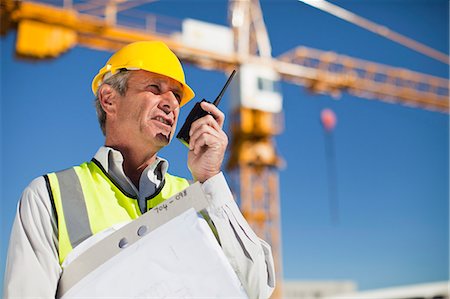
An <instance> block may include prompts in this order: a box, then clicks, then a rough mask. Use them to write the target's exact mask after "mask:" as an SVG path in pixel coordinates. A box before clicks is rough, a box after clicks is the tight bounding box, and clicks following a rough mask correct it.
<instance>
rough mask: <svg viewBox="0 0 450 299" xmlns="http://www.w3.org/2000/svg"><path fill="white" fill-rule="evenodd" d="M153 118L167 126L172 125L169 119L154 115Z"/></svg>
mask: <svg viewBox="0 0 450 299" xmlns="http://www.w3.org/2000/svg"><path fill="white" fill-rule="evenodd" d="M155 120H157V121H159V122H161V123H163V124H165V125H167V126H172V122H171V121H169V120H166V119H164V118H162V117H161V116H158V117H156V118H155Z"/></svg>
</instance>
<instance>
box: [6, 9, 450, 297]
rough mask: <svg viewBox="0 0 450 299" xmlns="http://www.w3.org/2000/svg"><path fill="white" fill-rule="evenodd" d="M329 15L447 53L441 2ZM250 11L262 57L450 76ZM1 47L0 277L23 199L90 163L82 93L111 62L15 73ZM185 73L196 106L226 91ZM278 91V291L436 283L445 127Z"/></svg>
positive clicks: (40, 64)
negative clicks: (40, 181) (344, 59)
mask: <svg viewBox="0 0 450 299" xmlns="http://www.w3.org/2000/svg"><path fill="white" fill-rule="evenodd" d="M333 3H335V4H337V5H339V6H342V7H343V8H346V9H348V10H350V11H352V12H354V13H356V14H359V15H361V16H363V17H365V18H368V19H370V20H372V21H374V22H377V23H379V24H382V25H385V26H387V27H389V28H390V29H392V30H395V31H397V32H399V33H402V34H404V35H406V36H408V37H410V38H413V39H415V40H417V41H420V42H422V43H424V44H427V45H429V46H431V47H433V48H435V49H437V50H440V51H442V52H445V53H447V54H448V45H449V39H448V36H449V29H448V23H449V17H448V12H449V4H448V1H446V0H392V1H388V0H365V1H355V0H347V1H333ZM144 9H147V10H148V11H151V12H153V13H157V14H163V15H167V16H171V17H176V18H180V19H182V18H186V17H189V18H194V19H199V20H203V21H208V22H213V23H216V24H222V25H225V24H227V3H226V1H223V0H216V1H213V0H210V1H207V0H203V1H181V0H178V1H175V0H161V1H158V2H155V3H151V4H148V5H146V6H145V7H144ZM262 9H263V13H264V18H265V22H266V25H267V29H268V32H269V36H270V40H271V44H272V49H273V55H274V56H277V55H280V54H282V53H284V52H286V51H288V50H290V49H292V48H294V47H296V46H299V45H304V46H308V47H313V48H317V49H321V50H332V51H335V52H337V53H341V54H345V55H348V56H353V57H356V58H360V59H365V60H370V61H374V62H378V63H383V64H387V65H392V66H396V67H403V68H408V69H411V70H414V71H417V72H422V73H426V74H431V75H436V76H440V77H445V78H448V75H449V74H448V65H445V64H443V63H440V62H438V61H435V60H433V59H431V58H428V57H426V56H424V55H422V54H419V53H416V52H414V51H412V50H410V49H407V48H405V47H403V46H401V45H398V44H395V43H393V42H392V41H389V40H386V39H383V38H382V37H379V36H377V35H374V34H373V33H371V32H368V31H366V30H364V29H361V28H359V27H356V26H355V25H352V24H349V23H346V22H345V21H342V20H339V19H337V18H336V17H334V16H331V15H328V14H326V13H324V12H321V11H319V10H317V9H315V8H312V7H309V6H307V5H305V4H303V3H300V2H298V1H295V0H281V1H275V0H272V1H262ZM0 41H1V86H0V87H1V130H2V134H1V136H2V147H1V165H2V167H1V169H2V179H1V186H0V187H1V190H2V206H1V210H2V234H1V259H0V260H1V263H0V266H1V268H2V269H3V268H4V263H5V255H6V247H7V244H8V239H9V231H10V228H11V224H12V221H13V218H14V215H15V209H16V205H17V201H18V199H19V197H20V194H21V192H22V190H23V188H24V187H26V186H27V185H28V183H29V182H30V181H31V180H32V179H33V178H35V177H37V176H39V175H42V174H45V173H47V172H51V171H56V170H60V169H63V168H67V167H69V166H72V165H76V164H79V163H81V162H83V161H85V160H89V159H90V158H91V157H92V155H94V154H95V152H96V150H97V148H98V147H99V146H100V145H102V142H103V138H102V135H101V132H100V129H99V128H98V125H97V120H96V116H95V112H94V109H93V105H92V101H93V96H92V94H91V91H90V82H91V80H92V78H93V76H94V75H95V74H96V73H97V71H98V69H99V68H101V67H102V66H103V64H104V62H105V61H106V60H107V59H108V57H109V55H110V53H107V52H101V51H95V50H91V49H87V48H81V47H75V48H74V49H72V50H70V51H69V52H67V53H65V54H64V55H62V56H61V57H59V58H58V59H54V60H46V61H19V60H16V59H15V57H14V50H13V49H14V42H15V32H10V33H9V34H8V35H7V36H6V37H2V38H1V40H0ZM185 71H186V75H187V80H188V83H189V84H190V85H191V87H192V88H193V89H194V90H195V91H196V94H197V100H200V98H201V97H205V98H207V99H213V98H214V97H215V96H216V94H217V91H218V90H219V89H220V87H221V86H222V84H223V83H224V81H225V79H226V77H225V76H224V74H222V73H220V72H215V71H206V70H201V69H197V68H195V67H194V66H191V65H186V69H185ZM281 88H282V92H283V99H284V115H285V131H284V132H283V134H281V135H280V136H278V137H277V138H276V142H277V150H278V152H279V154H280V155H281V156H282V157H283V158H284V160H285V161H286V163H287V166H286V167H285V168H284V169H282V170H280V198H281V214H282V238H283V241H282V248H283V250H282V253H283V267H284V277H285V279H289V280H344V279H345V280H353V281H355V282H356V283H357V284H358V287H359V288H360V289H372V288H380V287H388V286H395V285H405V284H414V283H422V282H432V281H442V280H448V278H449V277H448V264H449V259H448V254H449V246H448V241H449V229H448V220H449V219H448V218H449V217H448V212H449V205H448V199H449V189H448V182H449V175H448V166H449V158H448V146H449V142H448V141H449V140H448V138H449V134H448V133H449V132H448V115H447V114H442V113H437V112H430V111H426V110H421V109H415V108H409V107H405V106H401V105H392V104H387V103H383V102H379V101H370V100H365V99H360V98H357V97H354V96H351V95H348V94H343V96H342V97H341V98H340V99H337V100H336V99H333V98H331V97H329V96H324V95H313V94H311V93H309V92H308V91H306V90H305V89H304V88H303V87H299V86H296V85H292V84H290V83H286V82H283V83H282V84H281ZM227 102H229V100H228V99H225V100H224V101H222V103H221V106H222V108H223V110H224V111H227V109H228V106H227V104H226V103H227ZM190 107H191V106H188V109H186V110H184V112H182V113H181V117H182V118H184V117H186V115H187V111H188V110H189V108H190ZM324 108H331V109H333V111H334V112H335V113H336V115H337V118H338V123H337V126H336V128H335V130H334V132H333V138H334V149H335V157H336V168H337V183H338V198H339V204H340V207H339V217H340V221H339V223H338V224H337V225H336V224H333V223H332V222H331V221H330V216H329V205H328V189H327V188H328V181H327V164H326V155H325V138H324V132H323V129H322V127H321V125H320V119H319V117H320V111H321V110H322V109H324ZM185 151H186V150H185V148H184V147H183V146H182V145H181V144H179V143H178V142H177V141H174V142H173V143H172V144H171V145H170V146H169V148H167V149H165V150H164V151H163V153H162V156H164V157H166V158H167V159H169V161H170V171H171V172H172V173H173V174H177V175H181V176H188V177H189V172H188V170H187V167H186V155H183V154H180V153H183V152H185ZM186 154H187V153H186ZM0 273H2V274H3V270H2V271H1V272H0Z"/></svg>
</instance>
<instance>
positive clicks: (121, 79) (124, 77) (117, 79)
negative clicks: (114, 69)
mask: <svg viewBox="0 0 450 299" xmlns="http://www.w3.org/2000/svg"><path fill="white" fill-rule="evenodd" d="M105 77H106V75H105ZM129 77H130V72H129V71H128V70H126V69H121V70H120V71H119V72H118V73H116V74H114V75H112V76H110V77H108V78H106V79H105V80H104V81H103V82H102V84H101V85H100V87H101V86H102V85H104V84H108V85H110V86H111V87H112V88H113V89H114V90H116V91H117V92H118V93H119V94H120V95H121V96H124V95H125V94H126V93H127V89H128V79H129ZM100 87H99V88H98V89H97V94H96V96H95V101H94V104H95V110H96V112H97V118H98V123H99V124H100V128H101V129H102V133H103V135H106V129H105V124H106V113H105V110H103V107H102V105H101V104H100V99H99V90H100Z"/></svg>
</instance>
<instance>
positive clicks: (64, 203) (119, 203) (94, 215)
mask: <svg viewBox="0 0 450 299" xmlns="http://www.w3.org/2000/svg"><path fill="white" fill-rule="evenodd" d="M44 177H45V180H46V182H47V188H48V190H49V194H50V199H51V201H52V202H53V203H54V209H55V210H56V215H57V218H58V239H59V262H60V264H62V263H63V261H64V259H65V258H66V256H67V255H68V254H69V253H70V252H71V251H72V250H73V248H75V247H76V246H77V245H78V244H80V243H81V242H82V241H84V240H86V239H87V238H89V237H90V236H92V235H95V234H96V233H98V232H101V231H102V230H104V229H106V228H109V227H111V226H112V225H114V224H118V223H121V222H125V221H130V220H134V219H136V218H138V217H139V216H140V215H141V214H142V213H141V211H140V209H139V204H138V199H137V196H134V195H130V194H127V192H126V191H124V190H123V189H122V188H121V187H120V186H119V185H118V184H116V183H115V182H114V181H113V180H112V179H111V177H110V176H109V175H108V173H107V172H106V171H105V170H104V169H103V167H102V166H101V164H100V163H99V162H98V161H97V160H95V159H92V161H91V162H86V163H83V164H81V165H79V166H75V167H72V168H69V169H66V170H63V171H60V172H54V173H50V174H47V175H45V176H44ZM188 186H189V182H188V181H187V180H186V179H183V178H180V177H176V176H172V175H170V174H168V173H166V174H165V175H164V179H163V181H162V183H161V186H160V187H159V188H158V190H156V192H155V194H154V195H153V196H150V197H147V198H146V200H147V210H150V209H151V208H153V207H155V206H157V205H158V204H160V203H161V202H163V201H164V200H166V199H168V198H170V197H171V196H172V195H174V194H176V193H178V192H180V191H182V190H183V189H185V188H187V187H188Z"/></svg>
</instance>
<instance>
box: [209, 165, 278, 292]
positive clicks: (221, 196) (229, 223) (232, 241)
mask: <svg viewBox="0 0 450 299" xmlns="http://www.w3.org/2000/svg"><path fill="white" fill-rule="evenodd" d="M202 187H203V190H204V192H205V194H206V198H207V199H208V201H209V208H207V211H208V214H209V217H210V218H211V221H212V224H213V226H214V227H215V229H216V233H217V235H216V237H218V239H219V242H220V244H221V247H222V249H223V251H224V253H225V255H226V256H227V258H228V260H229V262H230V264H231V266H232V267H233V269H234V271H235V272H236V274H237V275H238V277H239V279H240V281H241V283H242V285H243V287H244V289H245V290H246V292H247V295H248V296H249V298H251V299H254V298H264V299H266V298H269V297H270V295H271V294H272V292H273V289H274V287H275V270H274V263H273V257H272V251H271V248H270V246H269V244H267V243H266V242H265V241H264V240H262V239H260V238H258V237H257V236H256V234H255V233H254V232H253V230H252V229H251V228H250V226H249V225H248V223H247V221H246V220H245V219H244V217H243V216H242V214H241V212H240V210H239V208H238V206H237V205H236V202H235V201H234V199H233V195H232V194H231V191H230V189H229V187H228V184H227V182H226V180H225V177H224V176H223V174H222V173H219V174H217V175H215V176H214V177H212V178H210V179H209V180H207V181H206V182H204V183H203V185H202Z"/></svg>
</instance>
